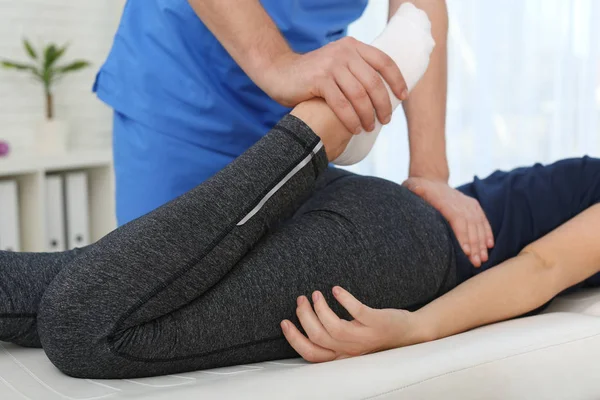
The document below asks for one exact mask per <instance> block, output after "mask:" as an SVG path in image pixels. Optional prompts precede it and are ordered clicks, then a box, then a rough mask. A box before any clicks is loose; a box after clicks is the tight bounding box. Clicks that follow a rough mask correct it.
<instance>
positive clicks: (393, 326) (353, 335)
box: [281, 286, 428, 362]
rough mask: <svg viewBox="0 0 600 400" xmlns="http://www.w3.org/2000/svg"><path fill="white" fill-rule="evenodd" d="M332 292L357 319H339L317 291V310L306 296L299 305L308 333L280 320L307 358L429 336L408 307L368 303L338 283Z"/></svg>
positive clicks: (384, 346) (351, 352)
mask: <svg viewBox="0 0 600 400" xmlns="http://www.w3.org/2000/svg"><path fill="white" fill-rule="evenodd" d="M333 295H334V296H335V298H336V299H337V301H338V302H339V303H340V304H341V305H342V306H344V308H345V309H346V310H348V312H349V313H350V315H352V317H354V318H355V319H354V320H352V321H346V320H343V319H340V318H339V317H338V316H337V315H336V314H335V313H334V312H333V311H332V310H331V309H330V308H329V306H328V305H327V302H326V301H325V299H324V298H323V295H322V294H321V293H320V292H314V293H313V303H314V310H313V307H312V306H311V305H310V302H309V301H308V299H307V298H306V297H305V296H301V297H299V298H298V308H297V309H296V314H297V315H298V318H299V320H300V323H301V324H302V327H303V328H304V330H305V331H306V334H307V335H308V337H306V336H304V335H303V334H302V333H300V331H299V330H298V328H296V326H295V325H294V324H293V323H291V322H290V321H288V320H284V321H282V322H281V328H282V330H283V334H284V335H285V338H286V339H287V341H288V342H289V343H290V345H291V346H292V347H293V348H294V349H295V350H296V351H297V352H298V354H300V355H301V356H302V357H303V358H304V359H305V360H307V361H310V362H325V361H332V360H338V359H342V358H348V357H354V356H359V355H363V354H368V353H375V352H378V351H382V350H388V349H392V348H396V347H402V346H408V345H411V344H415V343H420V342H423V341H426V340H428V339H427V335H426V332H424V331H423V330H421V329H420V328H421V327H420V326H418V324H416V321H415V319H414V318H413V315H414V314H413V313H411V312H409V311H405V310H395V309H383V310H376V309H373V308H370V307H367V306H366V305H364V304H362V303H361V302H360V301H358V300H357V299H356V298H354V296H352V295H351V294H350V293H349V292H347V291H346V290H344V289H342V288H340V287H337V286H336V287H334V288H333Z"/></svg>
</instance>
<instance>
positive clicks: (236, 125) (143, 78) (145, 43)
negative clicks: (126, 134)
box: [94, 0, 367, 156]
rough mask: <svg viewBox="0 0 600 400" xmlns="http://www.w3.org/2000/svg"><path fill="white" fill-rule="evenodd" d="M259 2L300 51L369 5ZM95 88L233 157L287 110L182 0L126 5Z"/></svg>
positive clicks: (143, 117) (115, 104) (172, 131)
mask: <svg viewBox="0 0 600 400" xmlns="http://www.w3.org/2000/svg"><path fill="white" fill-rule="evenodd" d="M261 3H262V5H263V7H264V8H265V9H266V11H267V12H268V13H269V15H270V16H271V18H272V19H273V20H274V21H275V23H276V24H277V26H278V27H279V29H280V31H281V33H282V34H283V35H284V36H285V38H286V39H287V41H288V42H289V44H290V46H291V47H292V49H294V50H295V51H296V52H302V53H303V52H309V51H312V50H315V49H317V48H319V47H322V46H323V45H325V44H327V43H329V42H331V41H334V40H337V39H339V38H341V37H343V36H344V35H345V34H346V29H347V26H348V25H349V24H350V23H351V22H352V21H355V20H356V19H357V18H358V17H360V15H361V14H362V13H363V11H364V9H365V7H366V4H367V0H262V1H261ZM94 90H95V91H96V93H97V95H98V97H99V98H100V99H101V100H102V101H104V102H105V103H107V104H108V105H109V106H111V107H112V108H114V109H115V110H116V111H118V112H120V113H121V114H124V115H126V116H128V117H129V118H131V119H133V120H137V121H140V122H144V123H145V124H146V125H147V126H151V127H152V128H154V129H156V130H158V131H161V132H163V133H166V134H169V135H174V136H177V137H179V138H181V139H183V140H185V141H189V142H192V143H194V144H197V145H199V146H202V147H204V148H207V149H212V150H214V151H215V152H220V153H222V154H229V155H231V156H237V155H239V154H241V153H243V152H244V151H245V150H246V149H247V148H248V147H250V146H251V145H252V144H254V143H255V142H256V141H257V140H258V139H260V138H261V137H262V136H263V135H264V134H265V133H266V132H267V131H268V130H269V129H270V128H272V127H273V125H275V123H277V121H278V120H279V119H281V117H282V116H283V115H284V114H285V113H286V112H288V111H289V109H287V108H285V107H283V106H281V105H279V104H277V103H276V102H275V101H273V100H272V99H270V98H269V97H268V96H267V95H266V94H265V93H264V92H263V91H262V90H261V89H259V88H258V87H257V86H256V85H255V84H254V83H253V82H252V81H251V80H250V78H248V76H247V75H246V74H245V73H244V72H243V71H242V69H241V68H240V67H239V66H238V65H237V64H236V63H235V61H234V60H233V59H232V58H231V57H230V56H229V54H228V53H227V51H226V50H225V49H224V48H223V46H222V45H221V44H220V43H219V41H218V40H217V39H216V38H215V36H214V35H213V34H212V33H211V32H210V31H209V30H208V28H207V27H206V26H205V25H204V24H203V23H202V21H201V20H200V19H199V18H198V16H197V15H196V14H195V12H194V11H193V9H192V8H191V6H190V5H189V3H188V1H187V0H128V1H127V4H126V6H125V10H124V13H123V16H122V19H121V23H120V25H119V29H118V31H117V34H116V36H115V39H114V44H113V47H112V50H111V52H110V55H109V56H108V59H107V61H106V63H105V64H104V65H103V66H102V68H101V70H100V72H99V73H98V76H97V78H96V83H95V85H94Z"/></svg>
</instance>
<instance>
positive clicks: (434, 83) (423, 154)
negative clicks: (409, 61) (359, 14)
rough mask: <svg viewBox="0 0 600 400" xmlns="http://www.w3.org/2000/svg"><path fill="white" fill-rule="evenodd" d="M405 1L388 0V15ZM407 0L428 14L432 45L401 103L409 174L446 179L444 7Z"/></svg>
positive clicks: (430, 0) (436, 0)
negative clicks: (414, 83)
mask: <svg viewBox="0 0 600 400" xmlns="http://www.w3.org/2000/svg"><path fill="white" fill-rule="evenodd" d="M406 1H407V0H390V15H393V13H394V12H396V10H397V9H398V7H400V5H401V4H402V3H404V2H406ZM411 2H412V3H414V5H415V6H417V7H418V8H420V9H422V10H423V11H425V12H426V13H427V15H428V16H429V19H430V20H431V27H432V34H433V38H434V39H435V43H436V46H435V49H434V51H433V53H432V55H431V59H430V63H429V68H428V69H427V72H426V73H425V75H424V76H423V78H422V79H421V81H420V82H419V83H418V84H417V86H416V87H415V88H414V90H413V91H412V92H411V94H410V96H409V98H408V100H406V101H404V103H403V107H404V111H405V114H406V119H407V123H408V132H409V143H410V168H409V175H410V176H411V177H421V178H428V179H433V180H441V181H445V182H447V181H448V177H449V170H448V160H447V157H446V97H447V86H448V77H447V74H448V52H447V40H448V10H447V8H446V2H445V0H411Z"/></svg>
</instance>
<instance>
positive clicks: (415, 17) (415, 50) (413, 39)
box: [333, 3, 435, 165]
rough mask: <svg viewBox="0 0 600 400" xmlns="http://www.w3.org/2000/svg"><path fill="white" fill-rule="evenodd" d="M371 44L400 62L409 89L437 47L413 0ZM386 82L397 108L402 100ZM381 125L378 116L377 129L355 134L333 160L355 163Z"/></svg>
mask: <svg viewBox="0 0 600 400" xmlns="http://www.w3.org/2000/svg"><path fill="white" fill-rule="evenodd" d="M371 45H372V46H374V47H376V48H378V49H379V50H381V51H383V52H384V53H386V54H387V55H389V56H390V57H391V58H392V59H393V60H394V61H395V62H396V64H398V67H399V68H400V71H401V72H402V75H403V76H404V80H405V81H406V84H407V86H408V90H409V92H410V91H411V90H412V89H413V88H414V87H415V85H416V84H417V82H418V81H419V79H421V77H422V76H423V75H424V74H425V71H426V70H427V67H428V66H429V56H430V55H431V52H432V51H433V48H434V47H435V42H434V40H433V37H432V36H431V22H429V18H428V17H427V14H426V13H425V12H424V11H422V10H420V9H418V8H417V7H415V6H414V5H413V4H412V3H404V4H402V6H400V8H399V9H398V11H396V14H394V16H393V17H392V18H391V20H390V22H389V23H388V25H387V27H386V28H385V30H384V31H383V32H382V33H381V35H379V36H378V37H377V39H375V40H374V41H373V43H372V44H371ZM384 83H385V81H384ZM385 86H386V89H387V91H388V94H389V96H390V100H391V102H392V109H393V110H395V109H396V107H398V105H400V100H398V99H397V98H396V96H395V95H394V93H393V92H392V91H391V90H390V88H389V86H388V85H387V83H385ZM381 127H382V125H381V123H380V122H379V121H378V120H377V119H375V129H373V131H371V132H365V131H362V132H361V133H359V134H358V135H354V136H353V137H352V139H350V143H348V146H347V147H346V149H345V150H344V152H343V153H342V154H341V155H340V156H339V157H338V158H336V159H335V160H334V161H333V163H334V164H337V165H352V164H356V163H358V162H359V161H361V160H363V159H364V158H365V157H366V156H367V155H368V154H369V152H370V151H371V148H372V147H373V145H374V144H375V140H376V139H377V136H378V135H379V131H381Z"/></svg>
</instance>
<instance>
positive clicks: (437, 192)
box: [403, 178, 494, 267]
mask: <svg viewBox="0 0 600 400" xmlns="http://www.w3.org/2000/svg"><path fill="white" fill-rule="evenodd" d="M403 185H404V186H406V187H408V188H409V189H410V190H411V191H412V192H413V193H415V194H416V195H417V196H419V197H422V198H423V199H424V200H425V201H426V202H428V203H429V204H431V205H432V206H433V207H435V208H436V209H437V210H438V211H439V212H440V213H441V214H442V215H443V216H444V217H445V218H446V219H447V220H448V222H450V226H452V230H453V231H454V234H455V235H456V238H457V239H458V242H459V243H460V244H461V246H462V248H463V251H464V252H465V254H466V255H467V256H469V259H470V260H471V263H473V265H474V266H475V267H480V266H481V264H482V263H484V262H486V261H487V260H488V249H491V248H492V247H493V246H494V234H493V233H492V228H491V227H490V223H489V221H488V219H487V217H486V216H485V213H484V212H483V210H482V209H481V205H480V204H479V202H478V201H477V200H475V199H473V198H471V197H468V196H465V195H464V194H462V193H461V192H459V191H458V190H456V189H454V188H452V187H450V186H448V184H447V183H446V182H441V181H434V180H430V179H425V178H408V179H407V180H406V181H405V182H404V184H403Z"/></svg>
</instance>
